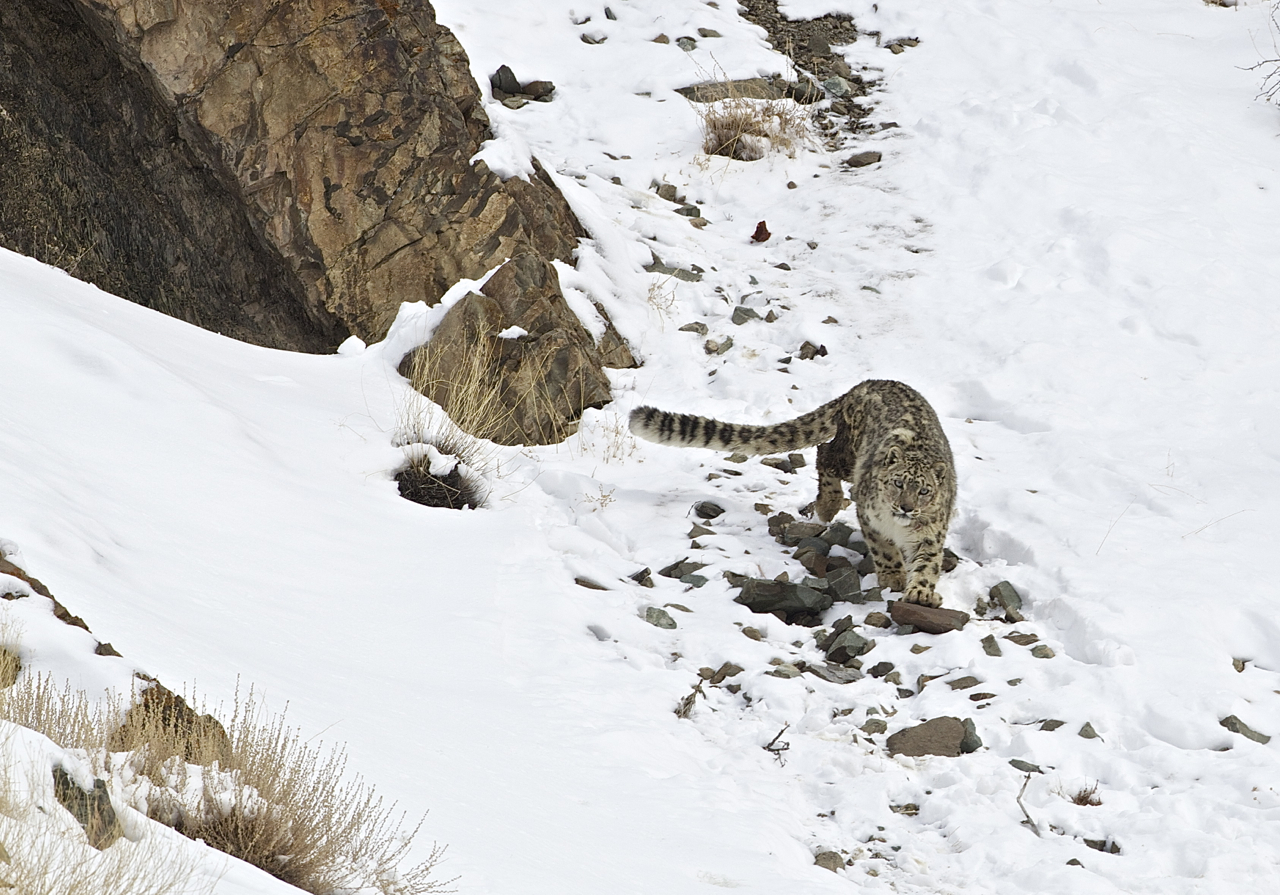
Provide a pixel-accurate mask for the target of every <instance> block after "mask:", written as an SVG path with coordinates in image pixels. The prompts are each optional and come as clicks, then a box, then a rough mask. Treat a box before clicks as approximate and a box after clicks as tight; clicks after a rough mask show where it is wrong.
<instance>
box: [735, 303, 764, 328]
mask: <svg viewBox="0 0 1280 895" xmlns="http://www.w3.org/2000/svg"><path fill="white" fill-rule="evenodd" d="M731 319H732V320H733V322H734V323H735V324H737V325H738V326H741V325H742V324H744V323H746V322H747V321H748V320H759V319H760V313H759V312H758V311H757V310H756V309H755V308H748V307H747V306H746V305H738V306H737V307H736V308H734V309H733V317H732V318H731Z"/></svg>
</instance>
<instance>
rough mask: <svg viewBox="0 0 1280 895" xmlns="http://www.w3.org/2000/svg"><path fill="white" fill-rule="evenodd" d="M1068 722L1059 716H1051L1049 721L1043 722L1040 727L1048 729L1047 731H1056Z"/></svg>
mask: <svg viewBox="0 0 1280 895" xmlns="http://www.w3.org/2000/svg"><path fill="white" fill-rule="evenodd" d="M1066 723H1067V722H1066V721H1059V720H1058V719H1057V718H1050V719H1049V720H1047V721H1043V722H1041V724H1040V729H1041V730H1047V731H1054V730H1057V729H1058V728H1059V727H1061V726H1062V725H1064V724H1066Z"/></svg>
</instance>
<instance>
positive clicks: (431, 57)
mask: <svg viewBox="0 0 1280 895" xmlns="http://www.w3.org/2000/svg"><path fill="white" fill-rule="evenodd" d="M27 2H34V0H27ZM60 2H69V0H60ZM76 2H78V3H81V4H83V5H84V7H85V8H87V9H88V10H89V11H90V14H91V15H94V16H96V17H97V19H98V21H99V22H100V23H101V25H102V27H103V30H106V31H108V33H110V34H111V35H113V36H114V39H115V40H116V41H117V43H118V44H119V45H120V46H121V47H122V48H123V51H124V52H125V53H126V54H127V55H132V56H134V57H135V58H137V59H139V60H140V61H141V62H142V63H143V64H144V65H145V66H146V67H147V68H148V69H149V70H150V71H151V72H153V73H154V76H155V80H156V82H157V83H158V84H159V86H160V89H161V91H162V92H163V93H164V94H165V95H166V96H167V97H168V98H169V99H170V101H171V102H173V103H175V104H176V106H177V109H178V114H179V118H181V119H183V120H185V121H188V122H190V123H192V124H194V125H198V126H199V128H200V129H203V130H204V131H205V132H206V133H207V134H208V138H209V140H210V141H211V143H212V144H213V146H214V147H215V149H216V152H217V154H218V156H219V157H220V160H221V163H222V164H223V166H224V167H225V169H226V170H228V171H229V172H230V175H231V177H232V178H234V185H235V186H236V188H237V189H238V190H239V191H240V193H241V194H242V195H243V197H244V199H245V201H247V202H248V203H249V204H250V206H251V208H252V211H253V214H254V216H255V217H256V218H257V219H258V220H260V221H262V222H263V228H264V232H265V235H266V237H267V239H268V241H269V242H270V244H271V245H273V246H275V247H276V248H277V249H278V250H279V252H280V253H281V254H282V255H283V256H284V258H285V259H286V260H287V261H288V264H289V266H290V268H291V269H292V272H293V274H294V275H295V276H296V277H297V278H298V279H299V280H300V281H301V283H302V287H303V289H304V290H305V294H306V297H307V300H308V302H309V306H310V307H312V308H314V309H316V311H317V313H321V312H324V313H327V314H328V315H330V316H332V317H335V318H337V319H338V320H340V321H341V322H342V323H343V324H344V325H345V326H346V327H348V328H349V329H350V330H351V331H352V332H354V333H355V334H356V335H359V336H360V337H361V338H364V339H366V340H373V339H377V338H380V337H381V336H382V335H383V334H384V333H385V332H386V330H387V328H388V326H389V325H390V323H391V321H392V319H393V318H394V316H395V313H396V309H397V308H398V306H399V304H400V302H402V301H417V300H423V301H426V302H428V303H429V304H434V303H435V302H436V301H437V300H438V299H439V297H440V296H441V294H443V292H444V291H445V290H446V289H447V288H448V287H449V286H451V285H452V284H453V283H455V282H456V281H457V280H458V279H459V278H461V277H478V276H480V275H481V274H483V273H485V272H486V271H488V270H491V269H492V268H493V267H495V266H496V265H497V264H499V263H501V261H502V260H503V259H504V258H514V257H516V256H518V255H521V254H524V253H530V252H531V253H533V254H534V255H535V256H537V257H539V258H541V259H544V260H546V259H551V258H559V259H562V260H567V259H569V257H570V255H571V253H572V252H573V250H574V248H575V246H576V241H577V237H578V236H581V235H585V234H584V231H583V230H582V228H581V225H580V224H579V223H578V221H577V220H576V218H574V216H573V213H572V212H571V211H570V210H569V207H568V205H567V204H566V203H565V201H564V198H563V197H562V196H561V195H560V193H559V192H558V191H557V190H556V189H555V187H554V186H553V185H552V183H551V181H550V179H549V178H548V177H547V175H546V173H545V172H544V171H543V170H542V169H541V168H538V167H537V166H536V165H535V172H534V174H533V176H532V177H531V178H530V179H529V180H528V181H524V180H520V179H518V178H513V179H511V180H508V181H505V182H504V181H502V180H501V179H500V178H499V177H498V176H497V175H495V174H494V173H493V172H492V171H490V170H489V169H488V167H487V166H486V165H485V164H484V163H483V162H477V163H476V164H475V165H472V164H471V163H470V159H471V158H472V156H474V155H475V153H476V152H477V151H478V150H479V148H480V144H481V143H482V142H483V141H484V140H486V139H488V137H489V136H490V133H489V121H488V118H487V117H486V116H485V114H484V111H483V109H482V108H481V101H480V92H479V88H478V87H477V85H476V83H475V81H474V80H473V78H472V77H471V74H470V70H469V68H468V61H467V57H466V54H465V53H464V52H463V49H462V46H461V45H460V44H459V43H458V41H457V39H456V38H455V37H454V36H453V34H452V33H451V32H450V31H449V30H448V29H446V28H444V27H442V26H441V25H439V24H438V23H437V22H436V20H435V13H434V11H433V10H432V8H431V6H430V4H429V3H428V2H426V0H398V2H392V0H377V2H355V0H247V2H244V3H225V2H219V0H183V2H177V0H76Z"/></svg>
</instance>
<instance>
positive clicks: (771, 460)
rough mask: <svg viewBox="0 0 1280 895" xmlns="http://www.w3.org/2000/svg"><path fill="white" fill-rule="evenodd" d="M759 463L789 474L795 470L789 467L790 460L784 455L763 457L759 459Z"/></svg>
mask: <svg viewBox="0 0 1280 895" xmlns="http://www.w3.org/2000/svg"><path fill="white" fill-rule="evenodd" d="M760 463H761V465H763V466H768V467H770V468H772V469H776V470H778V471H779V472H785V473H786V474H787V475H790V474H791V473H792V472H794V471H795V470H793V469H792V468H791V461H790V460H788V459H787V458H786V457H765V458H764V459H763V460H761V461H760Z"/></svg>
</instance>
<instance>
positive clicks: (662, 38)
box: [652, 34, 671, 44]
mask: <svg viewBox="0 0 1280 895" xmlns="http://www.w3.org/2000/svg"><path fill="white" fill-rule="evenodd" d="M652 42H653V43H656V44H669V43H671V38H669V37H667V36H666V35H665V34H659V35H658V36H657V37H655V38H654V39H653V41H652Z"/></svg>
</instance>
